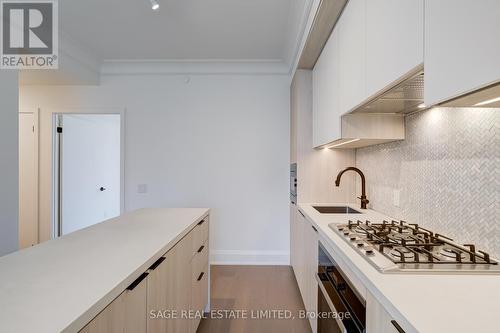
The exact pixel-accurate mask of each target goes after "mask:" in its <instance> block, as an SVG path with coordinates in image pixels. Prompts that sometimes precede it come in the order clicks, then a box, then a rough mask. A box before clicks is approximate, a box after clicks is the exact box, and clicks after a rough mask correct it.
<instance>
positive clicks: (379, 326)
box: [366, 293, 401, 333]
mask: <svg viewBox="0 0 500 333" xmlns="http://www.w3.org/2000/svg"><path fill="white" fill-rule="evenodd" d="M366 296H367V297H366V332H367V333H400V332H401V331H399V330H398V329H397V328H396V325H399V324H398V323H397V321H395V320H394V319H393V318H392V317H391V315H390V314H389V313H388V312H387V311H386V310H385V309H384V307H383V306H382V304H380V303H379V302H378V301H377V300H376V299H375V297H374V296H373V295H372V294H370V293H367V295H366Z"/></svg>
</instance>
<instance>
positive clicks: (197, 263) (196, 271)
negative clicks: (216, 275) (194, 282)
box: [192, 240, 208, 278]
mask: <svg viewBox="0 0 500 333" xmlns="http://www.w3.org/2000/svg"><path fill="white" fill-rule="evenodd" d="M207 264H208V240H206V241H205V243H203V245H201V246H200V247H199V248H198V250H197V251H196V253H195V255H194V257H193V262H192V267H193V271H192V272H193V278H198V277H199V275H200V273H201V272H202V271H203V269H204V268H205V266H206V265H207Z"/></svg>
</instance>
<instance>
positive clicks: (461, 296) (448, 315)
mask: <svg viewBox="0 0 500 333" xmlns="http://www.w3.org/2000/svg"><path fill="white" fill-rule="evenodd" d="M323 205H325V204H323ZM329 205H336V204H329ZM348 206H350V207H351V208H354V209H356V210H358V211H362V212H363V214H320V213H319V212H317V211H316V210H315V209H314V208H313V205H312V204H299V206H298V207H299V209H300V210H301V211H302V212H303V213H304V214H305V215H306V217H307V218H308V219H309V220H310V221H311V222H313V223H314V224H315V225H316V227H317V229H318V230H319V233H320V239H321V240H322V241H323V242H327V243H328V247H329V248H330V249H332V250H333V251H335V254H332V255H333V257H334V258H335V257H337V258H338V256H340V257H341V259H342V261H343V263H344V264H345V265H348V268H349V269H350V270H351V271H352V272H353V273H354V274H355V275H356V276H357V277H358V278H359V279H360V280H361V282H362V283H363V284H364V285H365V287H366V288H367V290H368V291H369V292H370V293H371V294H372V295H374V296H375V298H377V299H378V301H379V302H380V303H382V304H383V305H384V307H385V308H386V310H387V311H388V312H389V314H391V316H392V317H393V318H394V319H395V320H397V321H398V323H399V324H400V325H401V327H402V328H403V329H404V330H405V331H406V333H412V332H420V333H438V332H439V333H443V332H450V333H451V332H453V333H471V332H484V333H486V332H491V333H494V332H495V333H497V332H500V324H499V322H498V316H499V315H500V275H471V274H469V275H464V274H435V273H432V274H412V273H399V274H384V273H381V272H379V271H378V270H376V269H375V268H374V267H373V266H372V265H371V264H369V263H368V262H367V261H366V260H365V259H364V258H363V257H362V256H361V255H360V254H359V253H358V252H356V251H355V250H354V249H353V248H352V247H351V246H350V245H349V244H348V243H347V242H346V241H345V240H344V239H342V238H341V237H340V236H338V235H337V234H336V233H335V232H334V231H333V230H331V229H330V228H329V227H328V224H330V223H347V221H348V220H349V219H352V220H358V219H359V220H366V219H368V220H371V221H373V222H375V221H382V220H383V219H386V220H387V219H390V217H388V216H385V215H383V214H380V213H378V212H375V211H373V210H360V209H359V207H358V206H356V205H348ZM341 268H342V266H341Z"/></svg>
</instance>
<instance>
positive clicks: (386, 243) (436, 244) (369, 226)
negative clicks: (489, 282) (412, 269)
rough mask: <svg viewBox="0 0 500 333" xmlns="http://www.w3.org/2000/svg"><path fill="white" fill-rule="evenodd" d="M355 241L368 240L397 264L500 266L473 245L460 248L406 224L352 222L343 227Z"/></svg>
mask: <svg viewBox="0 0 500 333" xmlns="http://www.w3.org/2000/svg"><path fill="white" fill-rule="evenodd" d="M338 228H339V230H340V231H343V233H344V235H346V236H347V237H349V238H350V239H351V240H352V239H355V240H357V241H358V244H359V241H364V242H366V243H368V244H369V245H371V246H373V247H374V248H376V249H377V250H378V251H379V252H380V253H382V254H383V255H384V256H385V257H387V258H388V259H390V260H391V261H392V262H394V263H395V264H408V263H411V264H432V265H436V264H437V265H441V264H443V265H449V264H455V265H456V264H472V265H476V264H487V265H498V262H496V261H494V260H492V259H491V258H490V256H489V254H488V253H486V252H483V251H476V247H475V246H474V245H472V244H465V245H459V244H456V243H455V242H454V241H453V239H451V238H449V237H446V236H443V235H441V234H438V233H433V232H432V231H430V230H428V229H425V228H423V227H420V226H419V225H418V224H411V223H407V222H406V221H395V220H392V221H386V220H384V221H382V223H372V222H371V221H364V222H363V221H361V220H357V221H352V220H349V222H348V224H347V225H343V226H339V227H338Z"/></svg>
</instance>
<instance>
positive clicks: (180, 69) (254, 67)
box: [101, 59, 290, 75]
mask: <svg viewBox="0 0 500 333" xmlns="http://www.w3.org/2000/svg"><path fill="white" fill-rule="evenodd" d="M289 72H290V68H289V66H288V65H287V64H286V63H285V62H284V61H283V60H281V59H279V60H275V59H271V60H267V59H266V60H253V59H251V60H233V59H220V60H212V59H200V60H198V59H194V60H190V59H186V60H185V59H182V60H105V61H103V63H102V65H101V74H103V75H143V74H156V75H185V74H191V75H196V74H198V75H213V74H225V75H235V74H247V75H268V74H273V75H276V74H277V75H288V74H289Z"/></svg>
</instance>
